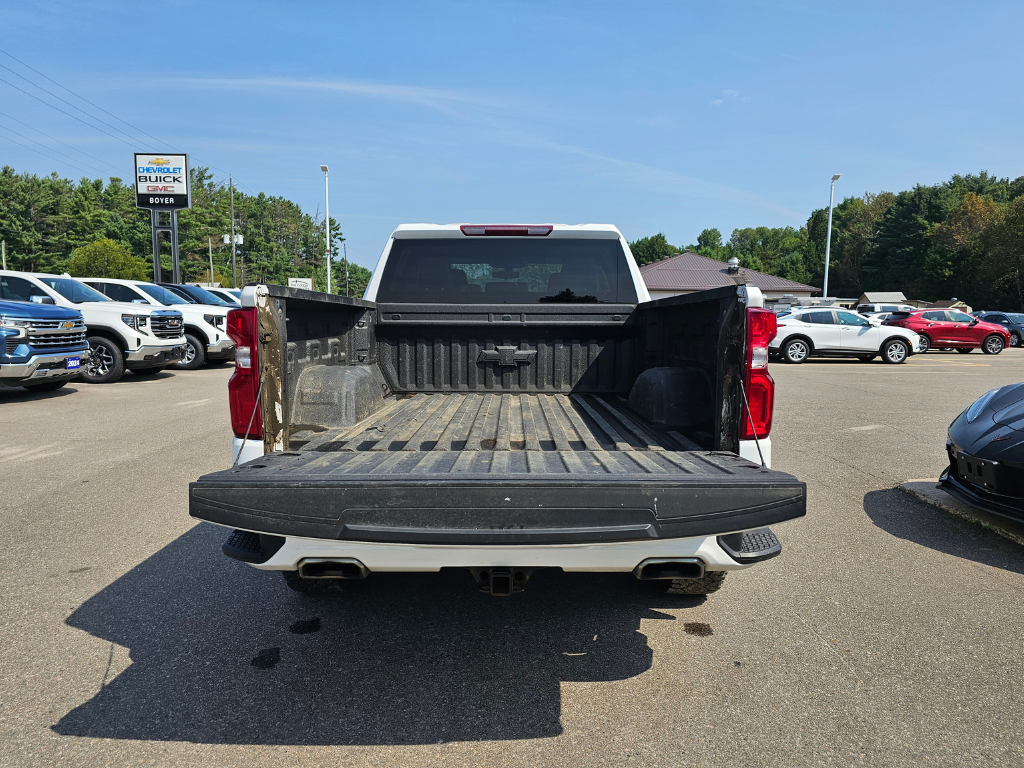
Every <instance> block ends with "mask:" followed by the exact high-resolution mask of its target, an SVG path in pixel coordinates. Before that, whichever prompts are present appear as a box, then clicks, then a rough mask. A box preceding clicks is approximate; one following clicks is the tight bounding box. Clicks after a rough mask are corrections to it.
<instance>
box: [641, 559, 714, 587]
mask: <svg viewBox="0 0 1024 768" xmlns="http://www.w3.org/2000/svg"><path fill="white" fill-rule="evenodd" d="M633 575H634V576H636V577H637V578H638V579H640V580H641V581H653V580H655V579H700V578H703V576H704V561H703V560H701V559H699V558H696V557H675V558H668V557H666V558H654V557H652V558H650V559H648V560H644V561H643V562H642V563H640V565H638V566H637V567H636V568H634V569H633Z"/></svg>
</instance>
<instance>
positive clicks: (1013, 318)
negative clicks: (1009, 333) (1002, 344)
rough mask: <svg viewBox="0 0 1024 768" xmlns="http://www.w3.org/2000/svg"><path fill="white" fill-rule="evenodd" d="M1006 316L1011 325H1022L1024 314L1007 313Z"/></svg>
mask: <svg viewBox="0 0 1024 768" xmlns="http://www.w3.org/2000/svg"><path fill="white" fill-rule="evenodd" d="M1006 316H1007V317H1008V318H1010V322H1011V323H1016V324H1017V325H1021V324H1024V314H1021V313H1020V312H1007V313H1006Z"/></svg>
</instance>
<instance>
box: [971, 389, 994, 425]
mask: <svg viewBox="0 0 1024 768" xmlns="http://www.w3.org/2000/svg"><path fill="white" fill-rule="evenodd" d="M998 391H999V390H998V389H993V390H992V391H991V392H986V393H985V394H984V395H982V396H981V397H979V398H978V399H977V400H975V401H974V404H973V405H972V406H971V407H970V408H968V409H967V423H968V424H970V423H971V422H973V421H974V420H975V419H976V418H978V416H979V415H981V412H982V411H983V410H985V406H986V405H988V403H989V401H990V400H991V399H992V398H993V397H995V395H996V392H998Z"/></svg>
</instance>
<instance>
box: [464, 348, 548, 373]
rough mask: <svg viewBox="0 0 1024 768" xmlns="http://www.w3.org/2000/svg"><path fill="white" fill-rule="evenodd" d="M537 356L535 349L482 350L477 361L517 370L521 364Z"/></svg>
mask: <svg viewBox="0 0 1024 768" xmlns="http://www.w3.org/2000/svg"><path fill="white" fill-rule="evenodd" d="M536 354H537V350H535V349H519V348H518V347H495V348H494V349H482V350H480V357H479V358H477V360H478V361H479V362H481V363H497V364H498V365H500V366H504V367H509V368H515V367H516V366H517V365H519V364H520V363H527V362H529V361H530V360H532V359H533V356H534V355H536Z"/></svg>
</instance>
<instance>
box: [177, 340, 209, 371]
mask: <svg viewBox="0 0 1024 768" xmlns="http://www.w3.org/2000/svg"><path fill="white" fill-rule="evenodd" d="M205 362H206V346H205V345H204V344H203V342H202V341H200V340H199V339H197V338H196V337H195V336H193V335H192V334H191V333H186V334H185V356H184V357H183V358H182V359H181V360H180V361H179V362H177V363H175V364H174V365H173V366H172V367H173V368H177V369H179V370H182V371H194V370H195V369H196V368H201V367H202V366H203V364H204V363H205Z"/></svg>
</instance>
